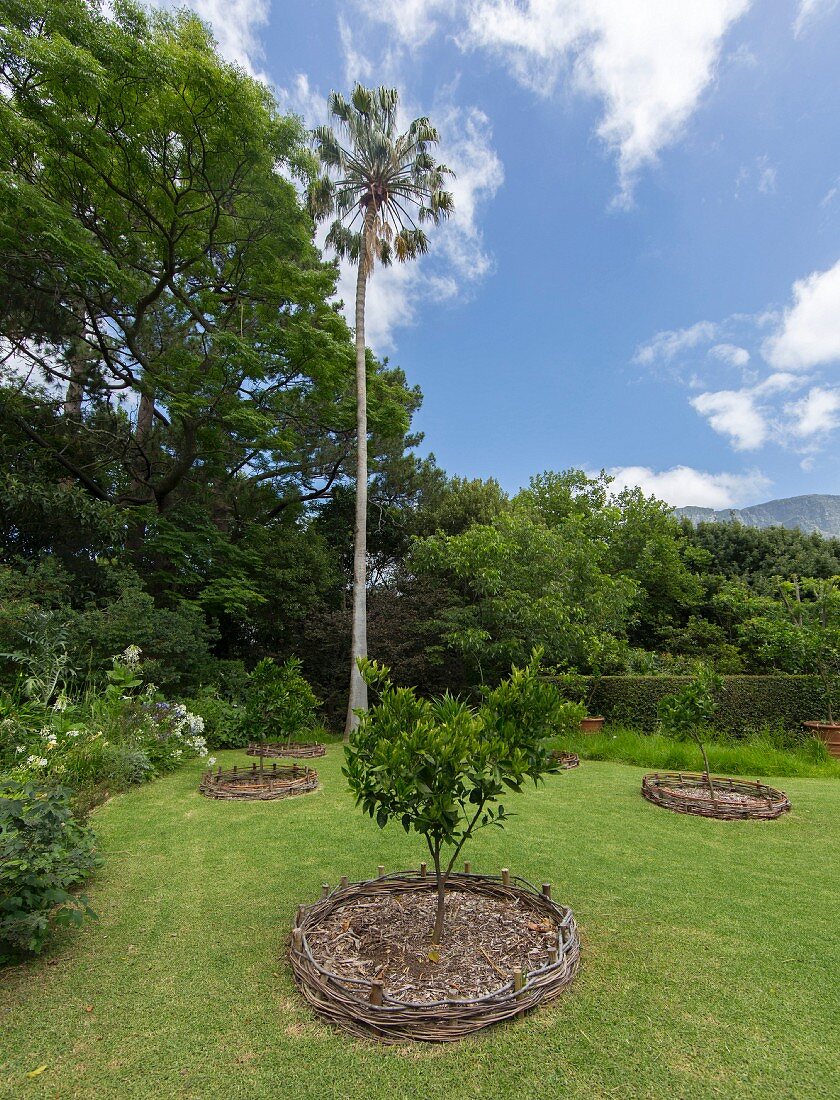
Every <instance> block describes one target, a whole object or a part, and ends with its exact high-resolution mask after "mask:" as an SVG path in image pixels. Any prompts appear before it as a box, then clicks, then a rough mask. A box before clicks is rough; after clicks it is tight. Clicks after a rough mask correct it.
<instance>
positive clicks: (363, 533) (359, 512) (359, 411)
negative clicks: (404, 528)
mask: <svg viewBox="0 0 840 1100" xmlns="http://www.w3.org/2000/svg"><path fill="white" fill-rule="evenodd" d="M375 218H376V206H375V203H374V202H372V201H371V202H370V203H369V205H368V208H367V212H366V213H365V224H364V228H363V230H362V250H361V255H360V256H359V270H358V272H357V274H356V530H355V537H354V543H353V632H352V636H351V641H350V695H349V699H348V702H347V720H346V722H345V724H344V740H345V741H347V740H348V739H349V737H350V733H351V732H352V730H354V729H355V728H356V726H358V724H359V717H358V715H357V714H356V713H355V712H356V711H357V710H367V705H368V692H367V684H366V683H365V682H364V680H363V679H362V677H361V673H360V672H359V668H358V665H357V664H356V660H357V658H359V657H366V656H367V489H368V457H367V368H366V361H365V293H366V290H367V280H368V276H369V275H370V271H371V267H372V251H373V249H372V244H371V240H370V237H371V233H372V232H373V222H374V219H375Z"/></svg>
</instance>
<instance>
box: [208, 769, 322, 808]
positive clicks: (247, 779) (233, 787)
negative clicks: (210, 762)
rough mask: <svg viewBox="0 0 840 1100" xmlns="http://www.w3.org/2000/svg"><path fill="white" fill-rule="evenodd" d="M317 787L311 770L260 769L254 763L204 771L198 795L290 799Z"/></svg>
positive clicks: (316, 780) (313, 772)
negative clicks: (226, 769)
mask: <svg viewBox="0 0 840 1100" xmlns="http://www.w3.org/2000/svg"><path fill="white" fill-rule="evenodd" d="M317 786H318V773H317V772H316V771H315V769H314V768H306V767H299V766H298V765H297V764H279V765H278V764H272V766H271V767H270V768H265V769H264V770H262V771H261V770H260V769H258V768H257V765H256V764H252V765H251V767H250V768H231V770H230V771H224V772H223V771H222V769H221V768H219V769H218V771H215V772H214V771H212V770H211V771H206V772H205V773H204V774H203V775H202V777H201V782H200V783H199V786H198V789H199V791H200V792H201V794H204V795H207V797H208V798H227V799H236V798H238V799H246V800H254V799H257V800H266V799H270V798H290V797H291V796H292V795H296V794H306V793H307V792H308V791H314V790H315V789H316V788H317Z"/></svg>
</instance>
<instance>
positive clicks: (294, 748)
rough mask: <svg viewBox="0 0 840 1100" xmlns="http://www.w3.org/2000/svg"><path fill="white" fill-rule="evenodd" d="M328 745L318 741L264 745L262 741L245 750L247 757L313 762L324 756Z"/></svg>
mask: <svg viewBox="0 0 840 1100" xmlns="http://www.w3.org/2000/svg"><path fill="white" fill-rule="evenodd" d="M326 751H327V746H326V745H321V744H319V743H318V742H317V741H301V742H300V743H295V742H294V741H266V743H265V744H264V745H263V744H262V742H260V741H251V742H249V744H248V748H247V749H246V750H245V753H246V755H247V756H262V757H268V758H273V757H277V758H280V757H285V758H286V759H287V760H311V759H312V758H313V757H315V756H324V755H325V754H326Z"/></svg>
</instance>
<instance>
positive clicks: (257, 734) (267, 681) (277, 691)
mask: <svg viewBox="0 0 840 1100" xmlns="http://www.w3.org/2000/svg"><path fill="white" fill-rule="evenodd" d="M300 667H301V666H300V661H299V660H297V658H295V657H290V658H289V659H288V660H287V661H285V662H284V663H283V664H282V665H277V664H275V662H274V661H273V660H272V659H271V658H270V657H266V658H264V659H263V660H262V661H260V663H259V664H258V665H257V666H256V668H255V669H254V671H253V672H252V673H251V676H250V679H249V682H248V688H247V692H246V711H245V714H246V726H247V730H248V733H249V734H250V735H252V736H253V737H254V738H255V739H259V740H261V741H263V742H267V741H275V742H276V741H284V742H287V743H288V742H290V741H294V740H296V739H300V738H301V737H305V736H306V735H307V734H311V733H312V730H313V728H314V726H315V722H316V712H317V709H318V705H319V703H318V700H317V699H316V697H315V693H314V692H313V691H312V688H311V687H310V686H309V684H308V683H307V682H306V679H305V678H304V677H303V675H302V674H301V671H300Z"/></svg>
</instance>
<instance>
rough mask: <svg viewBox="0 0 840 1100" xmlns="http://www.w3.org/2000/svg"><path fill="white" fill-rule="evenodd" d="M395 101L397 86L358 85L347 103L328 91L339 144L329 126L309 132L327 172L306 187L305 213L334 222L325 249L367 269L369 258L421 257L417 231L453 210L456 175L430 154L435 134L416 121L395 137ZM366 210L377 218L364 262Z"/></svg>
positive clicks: (422, 239) (422, 238)
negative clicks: (451, 185) (450, 183)
mask: <svg viewBox="0 0 840 1100" xmlns="http://www.w3.org/2000/svg"><path fill="white" fill-rule="evenodd" d="M398 103H399V100H398V94H397V90H396V89H395V88H386V87H379V88H365V87H364V86H363V85H361V84H356V85H355V87H354V88H353V91H352V94H351V96H350V98H349V100H347V99H345V98H344V96H342V95H341V94H340V93H338V92H332V93H331V94H330V98H329V108H330V114H331V115H332V117H333V118H334V119H335V120H336V122H337V123H338V124H339V126H340V129H341V133H342V138H341V139H339V137H338V136H337V135H336V133H335V132H334V131H333V130H332V129H331V128H330V127H329V126H320V127H318V128H317V129H316V130H314V131H313V133H312V141H313V145H314V147H315V150H316V152H317V154H318V156H319V158H320V162H321V165H322V168H323V169H324V170H325V174H324V177H322V178H319V179H318V180H316V181H315V183H314V184H313V186H312V188H311V191H310V209H311V210H312V212H313V214H314V215H315V216H316V217H318V218H321V219H323V218H326V217H329V216H331V215H335V216H336V220H335V221H334V222H333V224H332V226H331V227H330V231H329V233H328V235H327V243H328V244H329V245H330V247H332V248H334V249H335V250H336V252H337V253H338V254H339V255H340V256H343V257H347V258H349V259H351V260H354V261H356V262H359V261H361V262H362V263H363V264H364V266H365V267H366V268H367V269H368V271H369V270H370V268H371V266H372V264H373V261H374V259H377V260H378V261H379V262H380V263H381V264H385V265H387V264H389V263H391V261H392V260H393V258H394V256H396V258H397V259H398V260H401V261H405V260H409V259H412V258H413V257H415V256H419V255H422V254H423V253H424V252H426V251H427V250H428V247H429V242H428V238H427V237H426V234H425V233H424V232H423V230H422V229H421V228H420V225H422V224H423V223H424V222H433V223H435V224H437V223H439V222H441V221H443V220H444V219H445V218H447V217H448V216H449V215H450V214H451V213H452V210H453V200H452V194H451V193H450V192H449V191H447V190H446V189H445V183H446V179H447V178H448V177H451V176H453V175H454V173H453V172H452V171H451V170H450V169H449V168H447V167H446V165H443V164H436V163H435V160H434V158H433V156H432V153H431V151H430V147H432V146H434V145H436V144H438V143H439V141H440V137H439V135H438V132H437V130H436V129H435V127H434V126H432V124H431V122H430V121H429V119H428V118H426V117H425V116H422V117H420V118H416V119H414V121H413V122H411V123H410V124H409V126H408V128H407V129H406V130H405V132H404V133H401V134H400V133H398V132H397V109H398ZM327 176H329V177H330V182H325V180H326V178H327ZM371 204H372V205H373V208H374V211H375V215H376V216H375V218H374V219H373V222H372V223H369V224H370V225H371V237H372V239H371V240H370V241H369V242H368V255H367V256H362V249H363V242H362V239H361V236H362V233H361V226H359V225H358V223H359V220H360V219H361V218H363V217H364V215H365V213H366V212H367V211H369V210H370V207H371Z"/></svg>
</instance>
